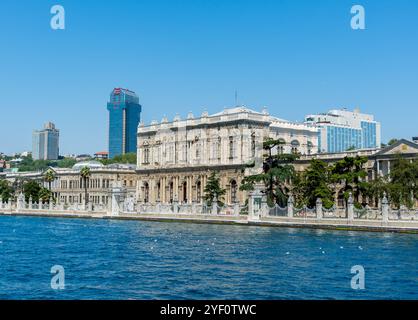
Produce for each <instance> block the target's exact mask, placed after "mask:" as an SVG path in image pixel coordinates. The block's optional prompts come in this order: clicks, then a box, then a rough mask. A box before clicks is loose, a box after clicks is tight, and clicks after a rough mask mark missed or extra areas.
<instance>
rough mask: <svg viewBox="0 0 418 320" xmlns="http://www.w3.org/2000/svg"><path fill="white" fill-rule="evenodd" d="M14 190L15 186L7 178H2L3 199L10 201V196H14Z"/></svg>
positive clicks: (0, 181) (0, 184)
mask: <svg viewBox="0 0 418 320" xmlns="http://www.w3.org/2000/svg"><path fill="white" fill-rule="evenodd" d="M13 194H14V190H13V187H12V186H11V185H10V183H9V182H8V181H7V180H4V179H1V180H0V197H1V198H2V199H3V201H9V199H10V198H12V197H13Z"/></svg>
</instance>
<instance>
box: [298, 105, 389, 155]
mask: <svg viewBox="0 0 418 320" xmlns="http://www.w3.org/2000/svg"><path fill="white" fill-rule="evenodd" d="M305 123H307V124H311V125H313V126H315V127H317V128H319V133H318V152H344V151H347V150H349V149H369V148H379V147H380V143H381V133H380V129H381V127H380V122H377V121H375V120H374V116H373V115H370V114H364V113H360V110H359V109H355V110H354V111H348V110H347V109H345V108H344V109H341V110H337V109H334V110H330V111H328V112H327V113H321V114H313V115H307V116H306V117H305Z"/></svg>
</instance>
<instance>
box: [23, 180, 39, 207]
mask: <svg viewBox="0 0 418 320" xmlns="http://www.w3.org/2000/svg"><path fill="white" fill-rule="evenodd" d="M41 189H42V188H41V186H40V185H39V183H38V182H37V181H35V180H28V181H25V182H24V184H23V193H24V195H25V198H26V201H29V198H30V197H32V200H33V201H35V202H38V201H39V200H40V199H39V193H40V191H41Z"/></svg>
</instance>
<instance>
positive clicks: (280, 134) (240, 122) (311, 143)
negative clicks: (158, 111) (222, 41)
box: [137, 107, 318, 204]
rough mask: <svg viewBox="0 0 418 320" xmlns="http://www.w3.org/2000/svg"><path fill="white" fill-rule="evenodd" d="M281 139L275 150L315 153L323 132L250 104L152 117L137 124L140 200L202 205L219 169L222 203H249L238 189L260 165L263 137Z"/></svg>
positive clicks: (138, 194) (243, 193)
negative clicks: (211, 111) (158, 118)
mask: <svg viewBox="0 0 418 320" xmlns="http://www.w3.org/2000/svg"><path fill="white" fill-rule="evenodd" d="M267 138H273V139H281V140H282V141H283V144H282V145H281V146H279V147H278V149H277V150H276V152H281V153H290V152H293V153H300V154H311V153H313V152H315V151H316V150H317V149H318V130H317V129H316V128H313V127H310V126H307V125H305V124H298V123H291V122H288V121H285V120H282V119H279V118H276V117H273V116H271V115H270V114H269V113H268V112H267V110H263V111H262V112H256V111H254V110H251V109H248V108H245V107H236V108H230V109H225V110H224V111H222V112H220V113H216V114H213V115H209V114H208V113H207V112H203V114H202V115H201V116H200V117H198V118H195V117H194V116H193V114H191V113H189V115H188V116H187V119H184V120H181V119H180V117H178V116H177V117H176V118H175V119H174V120H173V121H171V122H169V121H168V120H167V118H164V119H163V120H162V121H161V123H157V122H156V121H153V122H152V123H151V124H150V125H147V126H145V125H143V124H141V125H140V126H139V128H138V154H137V161H138V162H137V177H138V183H137V199H138V201H139V202H142V203H165V204H167V203H172V202H173V201H178V202H180V203H188V204H191V203H202V201H203V195H204V188H205V185H206V182H207V179H208V176H209V175H210V174H211V173H212V172H218V174H219V178H220V183H221V186H222V188H224V189H226V195H225V197H224V199H223V201H224V202H225V203H227V204H234V203H238V202H239V203H244V202H245V200H246V197H247V195H246V194H245V192H241V191H240V190H239V186H240V184H241V181H242V179H243V178H244V177H245V175H247V174H250V173H251V170H252V169H251V168H250V167H251V164H255V168H261V162H262V159H263V149H262V144H263V141H264V140H265V139H267Z"/></svg>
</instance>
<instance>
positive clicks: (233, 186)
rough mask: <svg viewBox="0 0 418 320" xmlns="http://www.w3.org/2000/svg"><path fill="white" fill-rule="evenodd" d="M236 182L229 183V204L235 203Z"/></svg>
mask: <svg viewBox="0 0 418 320" xmlns="http://www.w3.org/2000/svg"><path fill="white" fill-rule="evenodd" d="M237 190H238V188H237V182H236V181H235V180H232V181H231V203H236V202H237Z"/></svg>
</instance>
